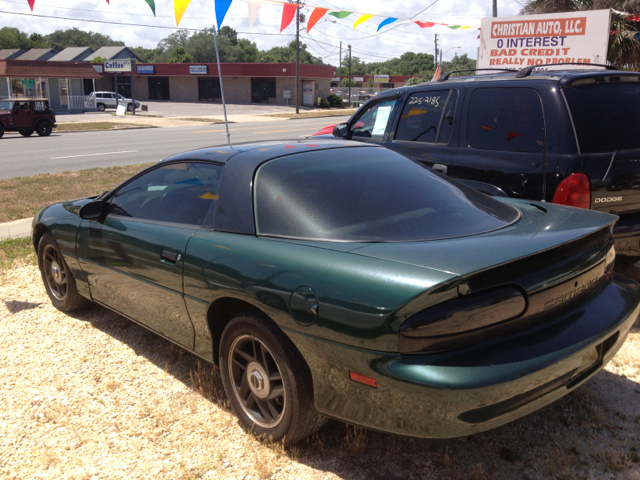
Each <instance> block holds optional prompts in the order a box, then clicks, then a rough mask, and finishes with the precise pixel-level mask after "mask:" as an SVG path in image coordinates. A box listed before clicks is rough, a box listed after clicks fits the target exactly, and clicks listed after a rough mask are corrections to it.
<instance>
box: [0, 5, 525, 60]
mask: <svg viewBox="0 0 640 480" xmlns="http://www.w3.org/2000/svg"><path fill="white" fill-rule="evenodd" d="M290 1H291V0H290ZM303 2H304V3H306V5H307V6H308V7H309V8H306V9H304V10H303V12H305V13H306V15H307V18H308V16H309V15H310V13H311V11H312V9H313V7H325V8H329V9H339V10H346V11H355V12H360V13H369V14H376V15H384V16H389V17H396V18H402V19H409V18H412V17H413V16H414V15H416V14H418V13H419V12H420V11H421V10H423V9H425V8H426V10H425V11H424V12H423V13H421V14H419V15H417V16H416V17H415V18H414V20H420V21H427V22H445V23H453V24H458V25H468V26H471V27H479V26H480V20H481V18H482V17H488V16H491V13H492V6H491V5H492V4H491V0H471V1H468V0H422V1H419V0H404V1H402V2H398V1H389V0H368V1H366V2H362V1H359V2H356V1H355V0H330V1H327V0H303ZM155 3H156V14H157V16H156V17H154V16H153V13H152V12H151V9H150V8H149V6H148V5H147V3H146V2H145V0H110V5H109V4H107V2H106V1H105V0H90V1H87V0H35V8H34V11H33V13H32V12H31V10H30V8H29V5H28V3H27V0H0V27H6V26H9V27H16V28H19V29H20V30H22V31H25V32H27V33H29V34H31V33H34V32H36V33H40V34H43V35H44V34H47V33H51V32H53V31H55V30H58V29H67V28H72V27H77V28H79V29H81V30H90V31H94V32H99V33H102V34H105V35H109V36H110V37H111V38H113V39H114V40H120V41H123V42H125V44H126V45H127V46H130V47H138V46H142V47H146V48H155V47H156V46H157V44H158V42H160V40H162V39H163V38H165V37H167V36H168V35H169V34H171V33H172V32H174V31H175V30H176V29H177V28H178V27H176V22H175V16H174V9H173V0H155ZM522 3H524V0H523V1H522ZM522 3H521V2H518V1H516V0H499V1H498V15H499V16H500V17H505V16H514V15H517V14H518V12H519V11H520V9H521V8H522ZM9 12H15V13H20V14H23V15H14V14H11V13H9ZM35 15H43V16H51V17H57V18H42V17H36V16H35ZM358 16H359V15H356V14H354V15H351V16H349V17H347V18H345V19H342V20H338V19H335V18H334V17H331V16H325V17H324V18H323V19H322V20H320V22H319V23H318V24H316V26H315V27H314V28H313V29H312V30H311V32H310V33H309V34H307V32H306V31H301V37H302V38H303V41H304V42H305V43H307V46H308V49H309V51H310V52H311V53H312V54H313V55H314V56H316V57H321V58H322V60H323V61H324V62H325V63H327V64H331V65H337V64H338V59H339V56H340V47H339V45H340V41H342V43H343V49H342V58H344V55H345V52H346V46H347V45H348V44H350V45H351V47H352V55H353V56H357V57H359V58H360V59H362V60H363V61H365V62H367V63H369V62H375V61H385V60H388V59H390V58H393V57H398V56H400V55H401V54H402V53H404V52H407V51H412V52H415V53H431V54H433V53H434V37H435V35H436V34H437V35H438V37H439V42H440V45H441V47H442V48H443V59H445V60H449V59H451V58H453V56H454V54H456V53H457V54H458V55H463V54H465V53H466V54H468V55H469V57H471V58H476V56H477V55H476V50H477V47H478V42H479V40H478V34H479V32H478V30H476V29H475V28H474V29H468V30H451V29H449V28H447V27H445V26H435V27H432V28H425V29H421V28H420V27H418V26H417V25H416V24H415V23H406V24H402V25H394V24H391V25H389V26H388V27H384V28H383V29H382V30H381V32H379V33H378V34H376V28H377V25H378V23H380V21H382V20H383V18H384V17H377V18H376V17H374V18H373V19H371V20H370V21H369V22H367V23H364V24H361V25H359V26H358V27H357V29H356V30H355V31H353V23H354V21H355V20H356V19H357V18H358ZM60 17H65V18H69V19H71V20H65V19H62V18H60ZM281 18H282V5H278V4H275V3H269V2H268V1H265V2H264V4H263V5H262V8H261V10H260V14H259V15H258V18H257V20H256V23H255V24H254V26H253V29H251V31H249V15H248V3H247V0H233V3H232V4H231V7H230V8H229V11H228V12H227V15H226V17H225V19H224V22H223V26H225V25H228V26H230V27H232V28H234V29H235V30H237V31H238V33H239V37H241V38H248V39H250V40H252V41H254V42H256V43H257V44H258V48H260V49H261V50H265V49H268V48H271V47H274V46H280V45H284V44H286V43H287V42H289V41H291V40H293V39H295V21H294V22H293V23H292V24H291V25H290V26H289V27H288V28H287V29H286V30H284V31H283V32H282V33H280V22H281ZM83 20H100V21H112V22H123V23H131V24H139V25H146V26H125V25H109V24H101V23H91V22H87V21H83ZM214 22H215V11H214V2H213V1H212V0H208V1H207V0H192V1H191V4H190V5H189V7H188V8H187V11H186V12H185V14H184V17H183V19H182V21H181V23H180V28H189V29H196V30H197V29H203V28H205V27H211V25H213V24H214ZM157 27H164V28H157Z"/></svg>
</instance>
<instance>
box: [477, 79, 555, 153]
mask: <svg viewBox="0 0 640 480" xmlns="http://www.w3.org/2000/svg"><path fill="white" fill-rule="evenodd" d="M543 131H544V114H543V111H542V101H541V99H540V95H539V94H538V92H536V91H535V90H533V89H531V88H481V89H477V90H475V91H474V92H473V93H472V95H471V100H470V102H469V118H468V123H467V138H468V142H469V146H470V147H472V148H479V149H484V150H504V151H510V152H531V153H533V152H539V151H540V150H542V146H543V135H544V134H543Z"/></svg>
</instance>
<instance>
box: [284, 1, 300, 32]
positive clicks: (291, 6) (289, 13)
mask: <svg viewBox="0 0 640 480" xmlns="http://www.w3.org/2000/svg"><path fill="white" fill-rule="evenodd" d="M297 9H298V5H297V4H295V3H285V4H284V8H283V9H282V22H281V23H280V31H281V32H282V31H283V30H284V29H285V28H287V27H288V26H289V25H291V22H292V21H293V17H295V15H296V10H297Z"/></svg>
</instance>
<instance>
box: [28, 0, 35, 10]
mask: <svg viewBox="0 0 640 480" xmlns="http://www.w3.org/2000/svg"><path fill="white" fill-rule="evenodd" d="M27 2H29V6H30V7H31V11H32V12H33V6H34V5H35V3H36V0H27Z"/></svg>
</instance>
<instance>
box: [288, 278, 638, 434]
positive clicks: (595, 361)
mask: <svg viewBox="0 0 640 480" xmlns="http://www.w3.org/2000/svg"><path fill="white" fill-rule="evenodd" d="M639 303H640V287H639V286H638V285H637V284H636V283H635V282H632V281H631V280H628V279H626V278H625V277H621V276H617V275H615V276H614V280H613V281H612V282H611V283H610V284H609V285H608V286H607V287H606V288H605V289H604V290H603V291H601V292H600V293H599V294H598V295H597V296H594V298H591V299H590V300H589V301H588V302H586V303H585V304H584V305H582V307H580V308H578V309H576V310H574V311H572V312H569V313H568V314H566V315H564V316H562V317H560V318H558V319H556V320H554V321H553V322H547V323H545V324H544V325H540V326H538V327H535V328H532V329H528V330H526V331H523V332H519V333H517V334H513V335H510V336H508V337H503V338H500V339H496V340H493V341H491V342H487V343H484V344H482V345H476V346H473V347H469V348H465V349H461V350H457V351H454V352H448V353H441V354H433V355H397V354H381V353H379V352H371V351H366V350H361V349H357V348H353V347H345V346H341V345H337V344H335V343H331V342H326V341H322V340H319V339H317V338H313V337H309V336H306V335H304V334H300V333H297V332H291V331H288V332H287V333H288V334H289V336H290V338H291V339H292V340H293V342H294V343H295V344H296V346H297V347H298V348H299V349H300V351H301V353H302V354H303V356H304V357H305V359H306V360H307V362H308V364H309V367H310V369H311V373H312V376H313V383H314V394H315V404H316V408H317V409H318V411H320V412H321V413H323V414H325V415H327V416H330V417H333V418H337V419H340V420H343V421H346V422H349V423H352V424H357V425H362V426H365V427H367V428H372V429H376V430H382V431H386V432H391V433H397V434H401V435H410V436H416V437H429V438H455V437H463V436H468V435H472V434H475V433H478V432H481V431H484V430H489V429H492V428H495V427H498V426H500V425H503V424H505V423H508V422H510V421H513V420H515V419H517V418H519V417H522V416H524V415H527V414H529V413H531V412H533V411H535V410H537V409H539V408H541V407H543V406H545V405H547V404H549V403H551V402H553V401H554V400H556V399H558V398H560V397H562V396H563V395H565V394H567V393H569V392H570V391H571V390H573V389H574V388H576V387H577V386H579V385H581V384H582V383H584V382H585V381H586V380H587V379H589V378H591V377H592V376H593V375H594V374H595V373H597V372H598V371H599V370H600V369H602V367H603V366H604V365H605V364H606V363H607V362H608V361H609V360H611V358H612V357H613V356H614V355H615V354H616V352H617V351H618V350H619V348H620V347H621V346H622V344H623V343H624V340H625V339H626V337H627V334H628V333H629V329H630V328H631V326H632V325H633V323H634V322H635V321H636V319H637V318H638V314H639V312H640V306H639ZM349 372H355V373H359V374H361V375H366V376H369V377H372V378H375V379H376V380H377V385H378V386H377V388H372V387H369V386H365V385H363V384H360V383H356V382H354V381H352V380H350V376H349Z"/></svg>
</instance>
